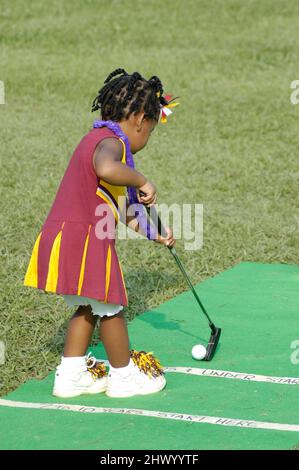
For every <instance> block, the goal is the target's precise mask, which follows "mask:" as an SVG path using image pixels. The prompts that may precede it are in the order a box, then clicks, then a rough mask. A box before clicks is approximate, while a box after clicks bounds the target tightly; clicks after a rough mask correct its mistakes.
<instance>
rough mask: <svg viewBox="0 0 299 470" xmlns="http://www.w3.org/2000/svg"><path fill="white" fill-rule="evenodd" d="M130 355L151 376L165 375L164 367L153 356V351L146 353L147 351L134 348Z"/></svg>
mask: <svg viewBox="0 0 299 470" xmlns="http://www.w3.org/2000/svg"><path fill="white" fill-rule="evenodd" d="M130 357H131V359H132V361H133V362H134V364H136V366H137V367H138V368H139V369H140V370H141V371H142V372H144V373H145V374H147V375H149V376H150V377H151V376H153V377H160V376H161V375H164V371H163V367H162V365H161V364H160V362H159V361H158V359H156V358H155V357H154V356H153V353H152V352H148V353H146V352H145V351H139V352H138V351H136V350H135V349H132V350H131V351H130Z"/></svg>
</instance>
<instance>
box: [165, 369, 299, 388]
mask: <svg viewBox="0 0 299 470" xmlns="http://www.w3.org/2000/svg"><path fill="white" fill-rule="evenodd" d="M164 372H179V373H181V374H191V375H201V376H204V377H220V378H222V379H237V380H245V381H247V382H266V383H272V384H280V385H299V377H297V378H296V377H272V376H270V375H258V374H246V373H244V372H232V371H229V370H214V369H199V368H197V367H164Z"/></svg>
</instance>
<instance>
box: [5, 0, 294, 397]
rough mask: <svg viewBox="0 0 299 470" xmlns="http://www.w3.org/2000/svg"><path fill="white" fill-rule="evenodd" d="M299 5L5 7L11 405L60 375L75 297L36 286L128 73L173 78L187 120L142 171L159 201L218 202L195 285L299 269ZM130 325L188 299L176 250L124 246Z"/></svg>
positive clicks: (157, 146)
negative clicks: (96, 133)
mask: <svg viewBox="0 0 299 470" xmlns="http://www.w3.org/2000/svg"><path fill="white" fill-rule="evenodd" d="M298 14H299V5H298V2H296V1H295V0H288V1H283V0H281V1H278V0H274V1H273V0H262V1H258V0H255V1H251V0H250V1H249V0H248V1H242V0H239V1H237V0H227V1H225V2H224V1H221V0H214V1H207V0H206V1H201V0H193V1H191V0H185V1H183V2H181V1H178V0H174V1H170V0H165V1H163V2H161V1H159V0H147V1H139V2H135V1H133V0H124V1H122V2H120V1H113V0H112V1H109V2H108V1H98V2H94V1H92V0H84V1H83V0H74V1H72V2H67V1H61V0H52V1H51V2H50V1H43V2H38V1H36V0H35V1H32V2H29V3H28V2H25V1H21V0H16V1H14V2H11V1H9V0H2V2H1V9H0V46H1V47H0V64H1V65H0V80H2V81H3V82H4V83H5V92H6V104H5V105H0V122H1V126H0V142H1V241H2V243H1V273H0V274H1V283H0V290H1V294H0V295H1V317H0V318H1V320H0V321H1V329H0V340H2V341H5V343H6V346H7V359H6V362H5V365H2V366H0V371H1V378H0V381H1V383H0V386H1V389H0V394H2V395H3V394H4V393H6V392H8V391H10V390H12V389H14V388H16V387H17V386H18V385H19V384H21V383H23V382H24V381H26V380H27V379H28V378H30V377H43V376H45V375H46V374H47V373H48V372H49V371H50V370H52V369H53V368H54V366H55V365H56V364H57V363H58V362H59V357H60V355H61V351H62V347H63V341H64V332H65V326H66V322H67V319H68V318H69V316H70V314H71V310H69V309H68V308H67V307H66V306H65V305H64V301H63V300H62V298H60V297H57V296H55V295H51V294H50V295H49V294H44V293H43V292H41V291H37V290H35V289H30V288H26V287H23V285H22V284H23V278H24V274H25V271H26V268H27V265H28V261H29V257H30V254H31V250H32V247H33V243H34V241H35V238H36V236H37V234H38V231H39V230H40V227H41V225H42V223H43V222H44V219H45V217H46V216H47V214H48V211H49V209H50V207H51V204H52V201H53V198H54V196H55V194H56V190H57V187H58V184H59V182H60V180H61V178H62V176H63V173H64V170H65V168H66V166H67V163H68V160H69V158H70V156H71V154H72V152H73V150H74V148H75V146H76V145H77V143H78V142H79V140H80V139H81V137H82V136H83V135H84V134H85V133H87V131H88V130H89V128H90V126H91V124H92V121H93V119H94V118H95V115H94V114H91V113H90V107H91V102H92V100H93V98H94V96H95V94H96V92H97V90H98V89H99V88H100V87H101V86H102V82H103V80H104V79H105V78H106V76H107V75H108V73H109V72H110V71H112V70H113V69H114V68H117V67H124V68H125V69H126V70H127V71H128V72H133V71H135V70H137V71H139V72H141V73H142V74H143V75H144V76H146V77H149V76H151V75H154V74H157V75H159V77H160V78H161V79H162V81H163V83H164V84H165V90H166V91H167V92H171V93H174V94H175V95H180V102H181V105H180V106H179V107H178V108H176V110H175V114H174V115H173V116H171V117H170V119H169V122H168V123H167V124H166V125H160V126H159V129H157V130H156V131H155V132H154V134H153V136H152V137H151V140H150V142H149V145H148V146H147V147H146V149H145V150H144V151H142V152H141V154H140V155H138V156H136V162H137V167H138V169H140V171H142V172H144V173H145V174H146V175H147V176H148V177H149V178H150V179H151V180H152V181H154V182H155V183H156V185H157V187H158V197H159V202H165V203H168V204H171V203H177V204H182V203H202V204H203V206H204V246H203V248H202V249H201V250H198V251H193V252H190V251H184V250H183V243H182V241H178V243H177V247H178V252H179V253H180V255H181V258H182V260H183V262H184V263H185V265H186V268H187V269H188V272H189V273H190V275H191V277H192V279H193V280H194V282H195V283H196V282H199V281H200V280H201V279H204V278H206V277H208V276H213V275H215V274H216V273H219V272H221V271H223V270H224V269H226V268H228V267H230V266H232V265H234V264H236V263H238V262H240V261H245V260H248V261H259V262H265V263H275V262H280V263H299V253H298V242H299V236H298V225H299V205H298V179H299V178H298V177H299V167H298V120H299V105H297V106H294V105H291V103H290V94H291V89H290V83H291V82H292V81H293V80H295V79H299V77H298V31H299V16H298ZM118 252H119V257H120V260H121V262H122V266H123V268H124V273H125V278H126V283H127V287H128V294H129V300H130V306H129V308H128V309H127V313H128V316H129V318H130V319H132V318H133V317H134V316H135V315H136V314H138V313H140V312H142V311H144V310H145V309H148V308H152V307H154V306H157V305H159V304H160V303H161V302H163V301H165V300H167V299H170V298H171V297H173V296H175V295H176V294H178V293H180V292H182V291H184V290H186V286H185V283H184V281H183V279H182V277H181V275H180V273H179V272H178V270H177V267H176V265H175V264H174V263H173V260H172V259H171V257H170V256H169V253H168V252H167V250H166V249H163V247H159V246H156V245H153V244H150V243H149V242H147V241H146V240H144V241H133V240H130V241H119V242H118Z"/></svg>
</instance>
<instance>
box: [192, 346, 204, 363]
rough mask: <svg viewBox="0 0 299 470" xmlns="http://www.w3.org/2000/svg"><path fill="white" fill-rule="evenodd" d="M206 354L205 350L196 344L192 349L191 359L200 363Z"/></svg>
mask: <svg viewBox="0 0 299 470" xmlns="http://www.w3.org/2000/svg"><path fill="white" fill-rule="evenodd" d="M206 354H207V350H206V348H205V347H204V346H203V345H202V344H196V345H195V346H193V348H192V357H193V359H197V360H198V361H200V360H201V359H203V358H204V357H205V355H206Z"/></svg>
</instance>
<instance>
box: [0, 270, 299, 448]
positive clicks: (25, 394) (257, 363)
mask: <svg viewBox="0 0 299 470" xmlns="http://www.w3.org/2000/svg"><path fill="white" fill-rule="evenodd" d="M298 287H299V267H298V266H290V265H279V264H273V265H264V264H258V263H241V264H239V265H237V266H235V267H234V268H232V269H230V270H228V271H225V272H224V273H222V274H220V275H218V276H216V277H215V278H212V279H209V280H207V281H205V282H203V283H201V284H199V285H197V286H196V290H197V292H198V293H199V295H200V296H201V298H202V301H203V303H204V304H205V306H206V308H207V310H208V311H209V312H210V313H211V315H212V317H213V320H214V321H215V323H216V324H217V326H218V325H219V326H221V327H222V328H223V335H222V338H221V343H220V346H219V349H218V351H217V354H216V356H215V357H214V359H213V361H211V362H210V363H204V362H200V361H195V360H193V359H192V358H191V354H190V351H191V348H192V346H193V345H194V344H196V343H198V342H206V341H207V339H208V338H209V329H208V328H207V326H206V322H205V320H204V318H202V316H201V314H200V311H199V308H198V307H197V304H196V303H195V301H194V298H193V296H192V294H191V293H190V292H186V293H184V294H181V295H179V296H177V297H176V298H174V299H171V300H170V301H168V302H165V303H164V304H163V305H160V306H159V307H157V308H155V309H153V310H151V311H149V312H144V313H143V314H142V315H140V316H139V317H138V318H136V319H135V320H134V321H133V322H132V323H131V324H130V336H131V340H132V347H134V348H136V349H139V350H140V349H145V350H147V351H154V353H155V354H156V355H157V356H158V357H159V358H160V360H161V362H162V363H163V365H164V366H166V367H168V366H181V367H183V366H186V367H192V368H201V369H204V367H209V368H210V369H214V370H224V371H237V372H240V373H248V374H261V375H267V376H276V377H295V378H296V377H298V376H299V373H298V372H299V365H295V364H293V363H292V362H291V359H290V357H291V354H292V352H293V350H292V349H291V347H290V345H291V343H292V341H294V340H296V339H299V331H298V300H299V293H298V292H299V291H298ZM93 352H94V353H95V354H96V356H97V357H100V358H104V357H105V355H104V351H103V349H102V347H101V345H99V346H98V347H96V348H94V349H93ZM166 377H167V387H166V389H165V390H164V391H163V392H161V393H159V394H157V395H153V396H146V397H132V398H128V399H111V398H108V397H106V396H105V395H103V394H100V395H98V396H96V397H95V396H93V397H92V396H81V397H78V398H73V399H63V400H60V399H58V398H56V397H52V396H51V389H52V383H53V373H52V374H50V375H49V376H48V377H47V378H45V379H44V380H42V381H36V380H30V381H28V382H27V383H26V384H24V385H23V386H22V387H20V388H19V389H17V390H15V391H14V392H12V393H10V394H9V395H8V396H7V397H5V398H6V399H7V400H13V401H19V402H30V403H49V404H51V403H52V404H53V403H64V404H68V405H82V407H96V408H101V407H105V408H108V407H109V408H114V409H116V408H122V409H126V410H129V409H135V410H147V411H154V412H167V413H169V415H167V418H168V419H167V418H166V419H161V417H158V416H159V415H158V414H156V415H154V416H151V417H149V416H138V415H132V414H128V411H127V413H123V414H116V413H104V414H103V413H92V412H91V413H88V412H86V413H83V412H82V409H81V412H80V413H79V412H73V411H71V410H63V409H60V410H57V409H55V410H54V409H51V410H50V409H24V408H8V407H5V406H0V417H1V423H2V426H1V429H0V447H1V448H2V449H198V450H200V449H289V448H293V447H295V446H296V445H298V443H299V432H294V431H285V430H272V429H256V428H250V426H251V424H250V423H252V422H253V421H257V422H258V423H280V424H289V425H299V412H298V391H299V385H286V384H276V383H267V382H265V381H263V382H257V381H248V380H236V379H227V378H219V377H218V378H215V377H210V376H196V375H190V374H183V373H174V372H167V373H166ZM85 411H88V410H85ZM89 411H92V410H89ZM106 411H107V410H106ZM182 414H185V415H187V416H190V421H188V419H187V418H186V420H183V419H181V417H182ZM196 415H200V416H208V417H215V421H214V424H208V423H206V422H195V421H194V420H193V418H194V416H196ZM174 417H175V418H176V419H173V418H174ZM192 417H193V418H192ZM217 417H222V418H227V419H235V420H243V421H242V422H239V423H234V422H229V421H226V422H223V421H222V424H223V425H218V424H219V421H218V424H215V423H216V422H217ZM164 418H165V416H164ZM224 424H227V425H224ZM229 424H231V425H230V426H229ZM248 426H249V428H248ZM259 426H262V425H261V424H258V426H257V427H259ZM281 429H284V428H283V427H282V428H281ZM291 429H292V428H291ZM297 429H299V426H297Z"/></svg>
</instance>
